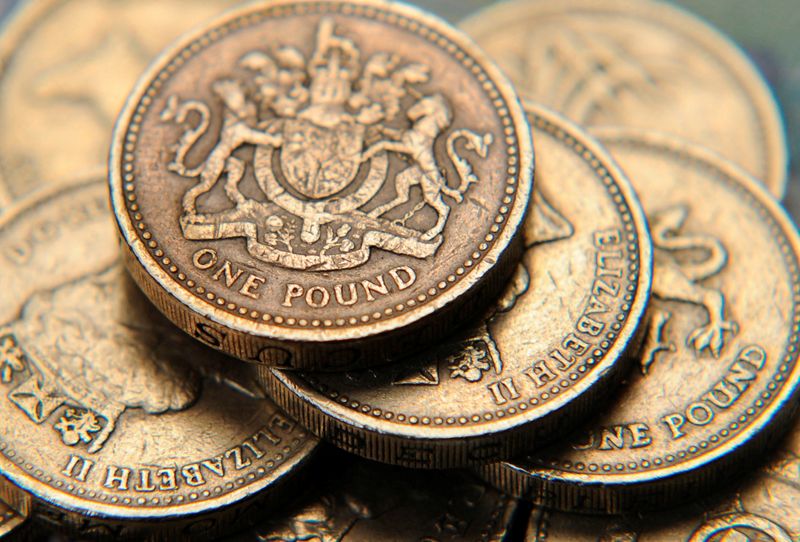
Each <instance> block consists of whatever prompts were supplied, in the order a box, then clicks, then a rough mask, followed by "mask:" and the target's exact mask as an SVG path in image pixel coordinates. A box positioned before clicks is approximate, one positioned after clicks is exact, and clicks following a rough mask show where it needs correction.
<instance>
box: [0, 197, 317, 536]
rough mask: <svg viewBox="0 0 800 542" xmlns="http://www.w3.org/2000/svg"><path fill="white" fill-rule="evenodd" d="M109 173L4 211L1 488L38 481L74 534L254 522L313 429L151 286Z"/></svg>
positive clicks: (292, 469)
mask: <svg viewBox="0 0 800 542" xmlns="http://www.w3.org/2000/svg"><path fill="white" fill-rule="evenodd" d="M106 187H107V185H106V183H104V182H93V183H89V184H82V185H74V186H73V187H71V188H66V189H62V191H60V192H54V191H52V193H50V194H49V195H44V196H42V197H41V198H40V199H37V200H33V201H31V202H29V203H26V204H24V205H22V206H19V207H14V208H13V209H10V210H9V211H8V213H7V214H6V215H5V217H4V219H3V221H2V224H1V225H0V255H1V256H0V258H1V259H0V277H1V278H0V282H2V284H3V289H2V292H0V325H1V326H2V328H1V330H0V377H1V378H0V419H2V420H3V423H2V424H0V474H2V476H4V477H5V478H3V477H2V476H0V481H2V480H6V479H7V480H6V481H5V482H0V484H2V486H3V487H2V490H0V494H7V495H11V496H12V497H13V496H16V495H22V494H23V493H30V494H31V495H32V496H34V497H35V499H36V502H35V503H34V512H35V515H36V516H39V517H44V518H45V520H44V521H46V522H47V523H48V524H51V525H53V526H55V527H57V528H58V529H59V530H64V529H69V530H70V531H71V532H72V533H73V534H75V535H76V536H77V537H79V538H81V537H83V536H90V535H91V536H92V537H104V536H108V537H118V538H126V537H138V536H143V535H145V534H148V533H150V534H152V533H151V531H158V534H159V535H160V536H163V537H165V539H173V538H177V537H187V538H192V537H196V536H201V535H207V536H214V535H215V534H218V533H219V532H221V530H222V529H223V528H224V527H225V526H227V525H228V524H235V525H239V526H245V525H246V523H244V520H245V517H246V514H244V513H243V511H245V510H246V507H247V506H248V505H253V504H254V503H259V502H261V500H262V499H263V500H268V499H270V498H275V496H276V494H277V493H278V492H279V490H286V489H289V488H288V487H287V482H288V481H289V480H291V479H292V477H293V476H294V475H296V474H298V473H299V471H300V470H301V469H302V467H303V466H304V464H305V463H307V462H308V460H309V458H310V457H311V455H312V452H313V451H314V450H315V448H316V446H317V442H318V441H317V440H316V439H315V438H314V437H313V436H310V435H308V434H307V433H306V431H305V430H303V429H301V428H300V427H298V426H297V425H296V424H295V422H293V421H292V420H290V419H289V418H288V417H286V416H285V415H284V414H283V413H281V412H280V411H279V410H278V408H277V407H276V406H275V404H274V403H273V402H271V401H270V400H268V399H266V398H265V397H264V396H263V394H262V393H260V392H259V387H258V385H257V384H256V377H255V376H254V375H253V374H252V368H251V367H249V366H246V365H244V364H242V365H241V366H239V365H237V366H234V367H232V366H230V363H229V362H228V361H227V360H225V359H221V356H219V355H218V354H216V353H215V352H213V351H212V352H209V351H206V350H205V349H201V348H200V347H199V345H197V344H196V343H195V342H194V341H192V340H191V339H189V338H188V337H186V336H185V335H184V334H183V333H181V332H180V331H179V330H177V329H175V328H174V327H173V326H172V325H171V324H170V323H169V322H167V321H166V320H165V319H164V318H163V317H161V316H160V315H159V314H158V313H157V311H156V310H155V309H154V308H153V307H152V305H151V304H150V303H148V302H147V300H146V299H145V298H144V297H143V296H142V295H141V292H139V290H138V289H137V288H136V286H135V285H134V284H133V282H132V281H131V280H130V279H129V277H128V275H127V274H126V273H125V271H124V269H123V267H122V265H121V264H120V263H118V247H117V246H118V244H117V241H116V238H115V237H116V236H115V233H114V229H113V227H111V225H110V224H109V209H108V204H107V190H106ZM283 495H285V494H283ZM254 499H256V500H254Z"/></svg>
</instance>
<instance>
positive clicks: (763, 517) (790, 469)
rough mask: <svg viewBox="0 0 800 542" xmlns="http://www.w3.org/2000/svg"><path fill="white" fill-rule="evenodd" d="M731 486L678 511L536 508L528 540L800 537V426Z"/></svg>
mask: <svg viewBox="0 0 800 542" xmlns="http://www.w3.org/2000/svg"><path fill="white" fill-rule="evenodd" d="M730 483H731V484H732V487H731V488H730V489H728V490H726V491H724V492H721V493H714V494H708V495H703V496H702V497H701V498H700V500H699V501H698V502H697V503H693V504H689V505H687V506H684V507H682V508H680V509H676V510H673V511H663V510H662V511H659V512H658V513H657V514H649V515H646V516H643V517H641V516H636V517H618V518H613V519H609V518H600V517H591V516H577V515H570V514H562V513H558V512H548V511H545V510H543V509H540V510H535V511H534V513H533V515H532V517H531V520H530V526H529V529H528V535H527V538H526V540H527V541H528V542H583V541H590V540H591V541H593V542H594V541H598V540H600V541H634V540H635V541H638V542H662V541H672V542H680V541H684V542H729V541H741V542H750V541H752V542H796V541H797V540H800V508H798V504H797V503H798V502H800V426H798V425H795V428H794V430H793V432H792V435H791V437H790V438H789V439H788V440H787V441H786V442H785V443H784V444H783V445H782V446H781V448H780V450H779V451H778V452H777V453H776V454H774V455H772V456H770V459H769V462H768V463H767V464H766V465H764V466H762V467H761V468H759V470H758V471H757V472H753V473H752V474H750V475H748V476H747V477H746V478H745V479H744V480H730Z"/></svg>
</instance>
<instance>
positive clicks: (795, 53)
mask: <svg viewBox="0 0 800 542" xmlns="http://www.w3.org/2000/svg"><path fill="white" fill-rule="evenodd" d="M553 1H558V0H553ZM69 2H70V3H74V4H75V6H74V7H75V8H78V9H82V10H85V13H92V11H91V10H95V11H96V12H101V11H102V12H104V13H105V15H104V16H98V17H97V19H98V21H101V20H105V21H106V23H105V24H106V25H107V19H108V18H109V17H112V18H113V17H119V18H120V19H125V17H120V16H119V14H124V13H125V10H126V9H128V7H129V6H134V5H135V1H132V0H69ZM25 3H30V4H37V3H42V4H44V3H47V4H48V5H59V4H64V3H66V0H62V1H57V0H56V1H54V0H0V20H2V21H3V22H4V24H3V27H5V26H6V24H8V22H9V20H10V19H11V18H12V17H11V16H10V15H9V14H10V13H12V12H13V10H14V9H16V8H18V7H19V6H21V5H23V4H25ZM224 3H225V4H229V3H232V2H224ZM411 3H416V4H418V5H419V6H421V7H423V8H426V9H428V10H430V11H433V12H434V13H437V14H438V15H440V16H442V17H444V18H446V19H448V20H450V21H451V22H453V23H458V22H459V21H460V20H461V19H463V18H465V17H466V16H468V15H470V14H471V13H473V12H474V11H476V10H479V9H481V8H484V7H486V6H488V5H491V4H492V3H494V2H493V0H416V1H415V2H411ZM674 3H676V4H678V5H681V6H683V7H685V8H687V9H689V10H690V11H692V12H694V13H696V14H698V15H700V16H701V17H703V18H705V19H706V20H708V21H709V22H711V23H712V24H714V25H716V26H717V27H718V28H720V29H721V30H722V31H723V32H724V33H726V34H728V35H729V36H730V37H732V38H733V39H734V40H735V41H736V42H737V43H738V44H740V46H741V47H743V48H744V49H745V50H746V51H747V52H748V53H749V55H750V56H751V58H753V59H754V60H755V62H756V64H757V65H758V66H759V67H760V68H761V71H762V72H763V73H764V75H765V76H766V78H767V80H768V81H769V82H770V83H771V84H772V87H773V88H774V90H775V93H776V95H777V97H778V99H779V101H780V103H781V106H782V108H783V111H784V115H785V118H786V125H787V129H788V132H789V139H790V145H791V147H792V149H791V150H792V152H791V156H792V158H793V167H794V170H793V176H792V182H791V183H790V186H789V189H788V193H787V198H786V201H785V204H786V206H787V207H788V209H789V211H790V212H791V214H792V215H793V216H794V217H795V218H796V219H798V218H800V175H798V169H797V165H796V162H797V160H796V158H797V157H800V46H798V41H799V40H800V38H799V37H798V31H800V10H798V9H797V8H798V1H797V0H674ZM197 5H198V12H206V11H211V12H213V11H214V5H215V3H214V2H206V1H205V0H197ZM217 5H219V2H217ZM198 16H199V14H198ZM187 18H191V16H187ZM202 18H205V16H203V17H202ZM96 22H97V21H96ZM114 22H115V23H116V24H115V25H114V26H115V27H116V29H117V30H113V29H110V28H102V29H103V30H105V32H106V34H109V35H110V34H111V33H113V32H117V33H118V34H122V33H123V32H124V30H125V21H124V20H121V21H114ZM154 27H155V28H150V29H146V31H149V32H150V33H151V34H153V33H155V32H157V27H158V24H155V25H154ZM93 28H94V29H97V28H101V27H99V26H93V25H92V24H91V23H90V22H89V21H88V20H87V21H86V28H85V29H83V28H81V29H80V30H78V29H64V31H65V34H64V39H65V40H71V41H73V42H81V43H80V44H78V43H73V45H74V48H75V49H76V50H80V48H81V47H82V46H83V43H84V42H85V41H86V42H87V43H88V41H91V39H92V38H93V36H86V35H80V31H83V32H92V31H93ZM17 30H19V29H17ZM112 30H113V32H112ZM139 30H141V29H139ZM70 31H77V32H79V33H78V34H76V35H71V34H70ZM136 31H137V30H136V29H131V32H132V33H135V32H136ZM146 38H147V37H146V36H142V40H140V41H142V42H146V41H147V39H146ZM96 39H97V40H103V41H105V40H108V41H107V43H106V45H107V46H108V47H113V45H114V44H115V43H118V42H117V41H114V37H113V36H111V37H110V38H109V36H98V37H97V38H96ZM119 39H120V40H121V39H124V38H119ZM160 39H163V38H160ZM15 40H20V41H24V40H25V38H22V37H19V36H17V37H15V38H14V39H10V40H4V41H5V42H6V45H8V44H9V43H15ZM95 46H97V44H95ZM138 52H139V53H140V55H139V56H140V57H141V58H140V59H139V60H141V62H140V63H141V64H142V65H144V59H145V58H148V57H149V56H150V51H149V48H148V47H146V46H145V47H144V50H142V51H138ZM2 54H4V55H9V54H13V52H12V51H9V50H4V51H2ZM58 55H59V53H57V52H56V53H52V54H49V55H45V56H48V57H49V58H48V59H47V60H49V61H50V62H55V63H56V64H68V63H69V62H68V59H67V58H66V57H65V58H64V59H60V58H59V56H58ZM23 58H24V60H23V62H26V63H27V64H29V65H30V64H31V63H32V62H35V60H36V59H37V58H39V59H42V60H43V62H44V56H42V53H41V51H38V52H37V54H36V55H34V56H33V57H25V54H24V53H23ZM109 58H113V53H112V54H110V55H109ZM4 60H5V59H4ZM98 64H99V62H98ZM28 67H29V68H32V67H31V66H28ZM63 67H64V68H68V66H66V65H64V66H63ZM3 68H4V71H5V69H6V66H3ZM111 68H112V70H108V69H105V70H104V69H101V70H100V71H99V73H98V75H100V76H104V77H113V76H114V72H113V67H111ZM12 71H13V69H12ZM89 73H92V72H89ZM131 75H132V74H131ZM3 76H4V77H6V76H8V77H11V78H12V79H14V74H11V75H9V74H3ZM18 81H19V79H18ZM120 84H122V83H120ZM23 86H24V85H23ZM116 86H119V85H116ZM127 86H128V82H127V81H125V88H115V85H114V83H113V82H111V81H108V80H107V81H105V82H104V88H103V89H102V92H103V93H105V94H106V96H105V98H107V99H106V100H105V101H104V100H103V97H96V98H99V105H100V109H101V111H95V113H99V114H102V115H104V117H108V118H104V119H102V122H99V123H98V130H96V133H94V134H91V135H93V141H92V142H88V141H87V142H85V143H83V148H81V142H79V141H78V142H75V143H74V144H75V145H76V149H75V151H80V150H86V151H89V150H91V151H92V154H91V155H99V154H100V149H99V148H93V149H88V147H89V146H90V145H94V147H99V146H100V144H101V142H103V143H102V144H103V145H105V143H104V141H105V137H104V136H103V134H105V132H107V131H108V129H107V125H108V124H110V122H112V120H113V118H111V117H113V116H114V115H115V114H116V111H111V110H110V109H116V108H117V106H116V102H117V98H113V99H112V98H109V96H108V94H109V89H112V90H113V91H114V92H115V93H116V94H120V95H124V93H126V92H127ZM16 87H17V89H19V88H20V87H19V85H16ZM95 90H98V89H95ZM11 96H13V93H11ZM9 98H10V95H9V93H7V92H3V93H0V100H6V102H7V103H5V104H2V103H0V110H6V111H7V110H8V109H12V110H13V109H15V108H17V103H18V98H15V99H14V100H11V99H9ZM20 101H21V100H20ZM103 103H106V104H107V105H109V106H110V105H112V104H113V107H111V108H103V107H102V105H103ZM19 109H20V110H19V111H18V116H17V115H14V114H13V113H12V114H11V115H10V116H8V115H6V118H7V119H8V120H9V121H11V122H10V124H11V126H14V125H16V127H20V128H22V129H23V131H24V127H21V126H20V124H22V123H27V122H31V123H35V122H36V119H31V117H32V116H33V117H35V115H31V114H30V113H31V112H30V111H28V112H25V111H24V108H23V107H19ZM106 109H109V110H107V111H106ZM43 116H44V117H46V119H47V122H48V124H50V123H51V119H52V116H50V114H48V115H43ZM15 117H16V120H15V121H14V120H12V119H14V118H15ZM41 120H44V119H41ZM62 120H63V123H62V124H63V126H61V127H59V126H58V124H57V123H53V124H54V125H51V129H54V130H59V129H61V130H62V131H64V135H65V136H67V137H74V135H73V136H70V135H69V134H70V133H71V131H70V128H69V124H70V122H71V121H77V120H79V119H62ZM95 120H97V119H95ZM9 128H10V126H6V128H5V129H9ZM33 130H34V131H33V132H32V133H34V134H35V133H36V132H35V129H33ZM88 135H90V134H86V135H85V136H84V137H86V136H88ZM108 137H110V134H109V136H108ZM12 138H13V136H12ZM3 139H4V138H3V135H2V134H0V140H3ZM18 139H20V141H23V142H25V141H27V140H26V139H25V137H24V134H21V135H20V137H19V138H18ZM87 139H91V138H88V137H87ZM53 140H54V141H57V142H58V141H64V139H63V137H62V138H61V140H59V138H58V137H54V138H53ZM25 146H28V145H27V143H26V144H25ZM62 146H63V145H62ZM12 150H13V149H12ZM18 150H19V151H20V152H25V151H24V150H23V149H18ZM58 151H61V152H62V156H52V155H55V154H57V152H58ZM64 151H67V152H64ZM4 153H5V154H8V152H7V149H4ZM39 153H40V155H42V156H48V154H50V155H51V158H52V160H53V161H54V162H59V161H61V162H62V163H54V164H53V165H52V168H53V170H54V171H55V170H58V171H64V170H76V169H78V164H79V163H83V162H84V161H85V160H84V158H83V157H82V156H81V155H80V152H73V150H72V149H63V148H59V149H40V150H39ZM103 154H105V152H103ZM70 156H72V159H73V160H74V162H73V163H72V164H70V163H69V157H70ZM4 159H7V157H5V158H4ZM42 162H44V161H42ZM24 166H25V164H22V167H23V168H24ZM41 166H43V167H44V168H47V167H48V166H47V164H41ZM19 167H20V165H19V164H17V163H11V164H8V163H4V164H3V168H2V169H3V170H4V171H5V173H6V174H8V171H14V172H19V173H20V174H21V175H20V178H23V177H25V175H24V174H25V173H26V172H25V171H24V170H20V169H19ZM27 173H29V175H28V177H29V178H27V179H24V182H25V183H26V184H34V183H37V182H41V183H42V184H44V183H45V182H47V181H48V180H49V179H47V172H46V171H39V170H32V171H29V172H27ZM92 174H94V175H103V172H102V171H92ZM39 179H41V180H40V181H39ZM29 188H30V189H32V188H35V187H29ZM27 191H29V190H27V189H26V190H25V192H27ZM10 192H11V193H9V194H0V195H3V196H4V197H3V198H0V200H3V201H0V203H4V204H5V203H8V202H9V201H10V200H11V199H14V198H16V197H19V196H21V195H22V194H21V193H18V192H19V190H13V189H12V190H11V191H10ZM15 192H17V193H15Z"/></svg>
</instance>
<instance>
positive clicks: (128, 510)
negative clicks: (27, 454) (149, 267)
mask: <svg viewBox="0 0 800 542" xmlns="http://www.w3.org/2000/svg"><path fill="white" fill-rule="evenodd" d="M104 186H105V181H104V180H102V178H98V179H95V180H93V181H84V182H81V183H76V184H73V185H67V186H51V187H48V188H47V189H45V190H40V191H37V192H34V193H33V194H31V195H29V196H26V197H24V198H22V199H20V200H17V201H16V202H15V203H14V204H13V205H12V206H10V207H8V208H7V209H6V211H5V212H4V213H3V214H2V216H0V234H2V232H4V231H5V229H6V228H7V227H9V225H11V224H13V223H15V222H19V221H22V220H25V215H26V214H27V213H29V212H32V211H35V210H36V209H37V208H38V207H40V206H43V205H47V204H48V203H50V202H52V201H53V200H57V199H60V198H65V197H68V195H69V193H71V192H83V191H87V190H97V192H98V194H99V195H102V188H103V187H104ZM109 227H112V226H111V225H109ZM175 332H176V333H180V331H178V330H177V329H176V330H175ZM267 400H268V401H270V402H271V403H273V404H275V403H274V401H272V400H271V399H267ZM275 407H276V412H280V409H279V407H278V405H277V404H275ZM292 421H294V420H292ZM295 423H296V422H295ZM297 427H298V429H301V430H302V431H303V432H304V433H306V438H307V442H305V443H304V444H303V443H301V444H299V445H298V446H297V448H296V450H295V453H294V455H293V457H292V458H291V459H289V458H286V459H284V461H282V462H281V463H280V464H277V465H276V466H275V467H274V468H273V469H271V470H269V471H268V474H269V473H272V476H271V477H269V478H268V477H267V476H266V475H265V477H264V478H262V479H261V480H259V481H256V482H252V483H250V484H248V485H247V486H245V487H243V488H240V489H233V490H231V491H229V492H228V493H225V494H224V495H222V496H220V497H218V498H214V497H210V498H206V499H204V500H202V501H201V502H196V503H192V502H188V503H186V504H172V505H169V506H159V507H147V508H138V507H136V505H135V504H130V505H125V504H118V505H112V504H105V503H101V502H95V501H93V500H92V501H90V500H88V499H82V498H80V497H77V496H75V495H74V494H72V493H70V492H68V491H65V490H61V489H58V488H56V487H54V486H52V485H50V484H48V483H45V482H43V481H41V480H39V479H38V478H37V477H35V476H32V475H31V474H29V473H28V472H27V471H26V470H25V469H24V468H22V467H21V466H20V465H18V464H17V463H15V462H14V461H12V460H11V459H9V458H8V457H6V451H7V450H8V449H9V448H11V449H14V448H15V447H14V446H13V445H9V444H11V443H9V444H7V445H6V446H4V448H3V450H2V451H0V476H2V477H5V478H6V479H7V480H8V481H9V482H10V484H6V485H8V486H10V487H9V488H8V489H9V491H12V492H13V490H14V489H15V488H18V489H19V494H17V495H13V496H15V497H20V498H23V499H27V498H30V497H33V499H34V500H38V501H43V502H47V503H49V504H52V505H55V506H57V507H60V508H62V509H65V510H70V511H75V512H78V513H79V514H83V515H86V516H91V517H95V518H97V517H100V518H106V519H117V520H122V521H125V520H160V519H175V520H178V519H182V518H186V517H189V516H193V515H197V514H203V513H210V512H215V511H217V510H219V509H221V508H223V507H228V506H235V505H237V504H239V503H244V502H245V501H247V500H248V499H249V498H250V497H255V496H257V495H258V494H259V493H261V492H263V491H265V490H268V488H269V487H270V486H273V485H278V484H280V483H281V482H283V481H284V480H286V479H287V478H291V477H292V476H293V475H295V474H297V471H298V470H299V469H302V468H303V467H304V466H305V464H306V463H308V462H310V461H311V460H312V459H313V458H314V456H315V455H316V454H317V452H318V451H319V449H320V448H321V446H320V442H319V440H318V439H317V437H315V436H314V435H313V434H312V433H310V432H309V431H307V430H306V429H305V428H303V427H301V426H300V425H298V426H297ZM3 440H4V441H6V442H8V441H7V440H6V439H5V438H4V439H3ZM56 470H57V469H56ZM133 500H134V501H135V499H133ZM187 500H188V499H187ZM87 502H88V503H89V504H86V503H87Z"/></svg>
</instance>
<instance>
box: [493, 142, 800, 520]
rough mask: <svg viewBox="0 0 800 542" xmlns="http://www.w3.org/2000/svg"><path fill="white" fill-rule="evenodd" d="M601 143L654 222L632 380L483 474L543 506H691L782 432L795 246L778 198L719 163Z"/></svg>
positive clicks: (697, 153)
mask: <svg viewBox="0 0 800 542" xmlns="http://www.w3.org/2000/svg"><path fill="white" fill-rule="evenodd" d="M597 133H598V135H599V138H600V141H601V142H602V143H603V144H604V145H605V146H606V147H607V148H608V149H609V151H610V152H611V153H612V155H613V156H614V157H615V158H616V159H617V160H618V161H619V163H620V164H621V165H622V167H623V168H624V169H625V171H626V172H627V174H628V175H629V177H630V179H631V182H632V183H633V184H634V188H636V190H637V193H638V194H639V196H640V198H641V200H642V203H643V204H644V207H645V211H646V212H647V216H648V218H649V221H650V231H651V235H652V238H653V247H654V256H655V257H654V260H655V264H654V270H653V301H652V303H651V307H650V309H649V325H648V330H647V333H646V337H645V339H644V347H643V351H642V353H641V354H640V366H639V370H638V371H636V373H635V374H633V375H632V376H631V378H630V380H629V382H628V383H627V385H626V387H625V388H624V389H623V390H622V391H621V392H620V394H619V395H618V396H617V398H616V399H615V403H614V404H613V405H611V406H610V407H609V408H608V409H607V410H605V411H604V412H603V413H602V414H601V415H599V417H598V418H596V419H595V420H593V421H592V422H591V423H590V424H589V425H588V426H587V427H586V428H585V429H584V430H582V431H580V432H578V433H577V434H576V435H574V436H573V437H572V438H571V439H568V440H567V442H564V443H561V444H558V445H556V446H554V447H552V448H549V449H547V450H542V451H537V452H535V453H531V454H529V455H528V456H526V457H524V458H520V459H516V460H514V461H511V462H507V463H502V464H497V465H493V466H491V467H489V468H487V469H486V474H487V475H488V476H489V477H490V478H491V479H492V481H493V482H495V483H496V484H498V485H500V486H502V487H503V488H505V489H507V490H508V491H510V492H512V493H514V494H517V495H520V494H528V495H530V496H531V497H532V498H533V499H534V500H536V501H538V502H540V503H542V504H544V505H547V506H551V507H555V508H558V509H563V510H573V511H587V512H608V513H615V512H624V511H627V510H630V509H634V508H636V509H646V508H655V507H660V506H662V505H663V504H664V503H667V502H682V501H686V500H690V499H693V498H697V497H698V496H699V495H702V494H703V492H705V491H707V489H708V487H709V486H710V484H712V483H713V482H715V481H718V480H720V478H721V477H723V476H728V475H729V473H730V472H731V469H733V468H734V467H735V466H737V465H738V464H739V463H740V462H742V461H744V460H746V459H747V458H749V457H753V456H757V455H758V453H759V452H760V450H762V449H763V448H764V447H765V446H766V445H768V444H769V443H770V441H771V439H774V437H775V436H776V435H779V434H780V433H781V431H782V429H783V428H784V426H785V422H786V420H787V418H788V417H789V416H790V415H791V414H792V413H793V411H794V407H795V403H794V401H795V400H796V398H797V386H798V379H799V378H800V369H798V364H797V346H798V344H797V343H798V339H799V337H800V336H799V335H798V333H800V313H798V301H800V276H798V250H799V249H800V241H799V240H798V236H797V231H796V229H795V226H794V225H793V224H792V222H791V220H790V219H789V218H788V217H787V216H786V214H785V212H784V211H783V210H782V209H781V208H780V206H779V205H778V204H777V203H776V202H775V201H774V199H773V198H772V197H771V196H769V195H768V194H767V192H766V191H765V190H764V189H762V188H761V187H760V186H759V185H758V183H756V182H755V181H754V180H752V179H750V178H749V177H748V176H747V175H746V174H745V173H744V172H743V171H741V170H740V169H739V168H737V167H735V166H733V165H731V164H729V163H727V162H726V161H724V160H723V159H722V158H720V157H718V156H717V155H716V154H712V153H710V152H709V151H705V150H702V149H700V148H697V147H694V146H691V145H689V144H686V143H682V142H679V141H676V140H672V139H670V138H668V137H666V136H661V135H656V134H647V133H642V132H636V131H633V132H628V131H625V130H603V131H599V132H597Z"/></svg>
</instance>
